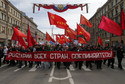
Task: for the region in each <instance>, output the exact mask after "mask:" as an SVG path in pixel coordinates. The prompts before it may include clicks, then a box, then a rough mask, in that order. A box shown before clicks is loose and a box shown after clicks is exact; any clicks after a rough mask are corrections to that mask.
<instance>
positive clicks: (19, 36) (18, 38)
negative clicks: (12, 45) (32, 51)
mask: <svg viewBox="0 0 125 84" xmlns="http://www.w3.org/2000/svg"><path fill="white" fill-rule="evenodd" d="M13 29H14V33H13V36H12V38H11V40H16V41H18V42H19V43H20V44H21V46H24V47H25V48H27V46H26V43H25V41H24V40H23V37H27V36H26V35H25V34H24V33H22V32H21V31H19V30H18V29H17V28H13Z"/></svg>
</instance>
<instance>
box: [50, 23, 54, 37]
mask: <svg viewBox="0 0 125 84" xmlns="http://www.w3.org/2000/svg"><path fill="white" fill-rule="evenodd" d="M51 27H52V38H53V39H54V35H53V28H54V25H52V26H51Z"/></svg>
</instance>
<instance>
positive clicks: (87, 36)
mask: <svg viewBox="0 0 125 84" xmlns="http://www.w3.org/2000/svg"><path fill="white" fill-rule="evenodd" d="M77 34H78V35H83V36H84V37H85V39H86V41H89V40H90V33H89V32H87V31H86V30H85V29H84V28H82V27H81V26H80V25H78V24H77Z"/></svg>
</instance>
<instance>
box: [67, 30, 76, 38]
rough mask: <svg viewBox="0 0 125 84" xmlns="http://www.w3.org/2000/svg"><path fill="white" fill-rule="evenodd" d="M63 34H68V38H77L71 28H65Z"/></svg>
mask: <svg viewBox="0 0 125 84" xmlns="http://www.w3.org/2000/svg"><path fill="white" fill-rule="evenodd" d="M65 35H66V36H68V37H69V38H70V39H77V33H76V32H75V31H74V30H73V29H71V28H67V29H66V30H65Z"/></svg>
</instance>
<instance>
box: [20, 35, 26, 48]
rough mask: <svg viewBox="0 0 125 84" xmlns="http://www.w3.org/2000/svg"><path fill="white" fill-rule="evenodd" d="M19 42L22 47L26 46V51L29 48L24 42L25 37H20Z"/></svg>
mask: <svg viewBox="0 0 125 84" xmlns="http://www.w3.org/2000/svg"><path fill="white" fill-rule="evenodd" d="M18 41H19V43H20V44H21V46H24V47H25V49H26V48H27V46H26V43H25V41H24V40H23V37H21V36H19V37H18Z"/></svg>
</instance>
